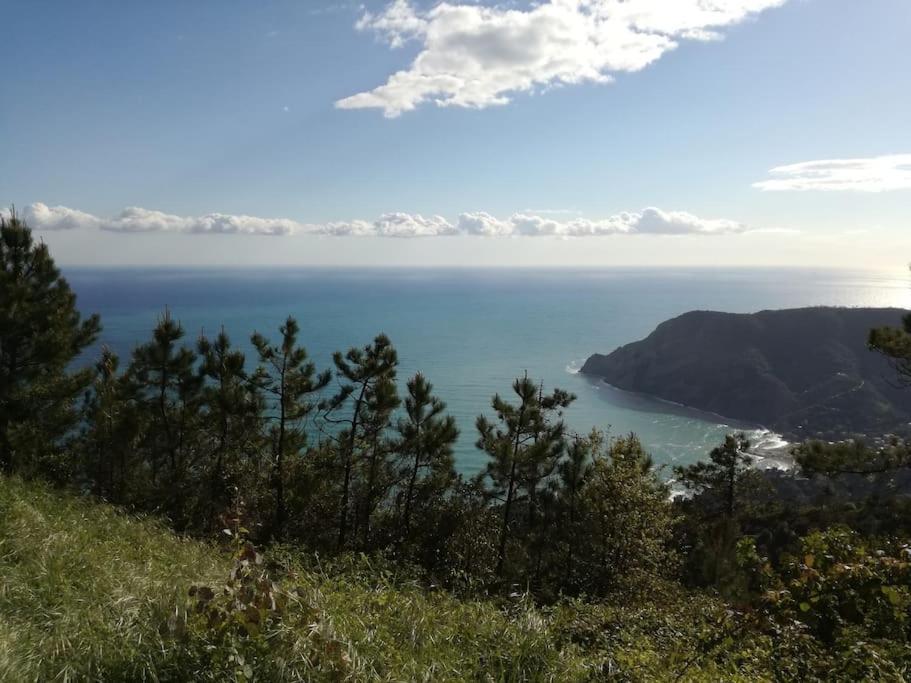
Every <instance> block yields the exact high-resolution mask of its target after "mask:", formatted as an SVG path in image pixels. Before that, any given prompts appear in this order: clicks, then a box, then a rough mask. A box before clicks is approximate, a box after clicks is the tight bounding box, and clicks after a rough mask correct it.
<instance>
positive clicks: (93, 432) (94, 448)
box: [79, 347, 140, 503]
mask: <svg viewBox="0 0 911 683" xmlns="http://www.w3.org/2000/svg"><path fill="white" fill-rule="evenodd" d="M119 365H120V359H119V358H118V357H117V355H116V354H115V353H113V352H112V351H111V350H110V349H109V348H107V347H104V348H103V349H102V350H101V358H99V360H98V362H97V363H96V364H95V380H94V382H93V383H92V386H91V388H90V390H89V391H88V392H87V395H86V400H85V407H84V411H83V412H84V415H85V427H84V431H83V435H82V439H81V440H80V443H79V447H80V450H81V452H82V454H83V461H84V464H83V476H84V477H85V478H86V480H87V481H88V482H89V483H90V485H91V489H92V492H93V493H94V494H95V495H97V496H101V497H103V498H105V499H107V500H110V501H111V502H115V503H126V502H128V500H127V496H128V494H127V490H128V487H129V485H130V483H131V481H130V480H131V479H132V478H133V468H134V464H135V455H134V451H135V447H136V438H137V436H138V434H139V424H140V419H139V416H138V415H137V411H136V406H135V403H134V402H132V401H130V398H131V396H130V390H129V388H128V386H127V383H126V382H125V380H124V378H123V377H122V376H120V375H118V372H117V370H118V367H119Z"/></svg>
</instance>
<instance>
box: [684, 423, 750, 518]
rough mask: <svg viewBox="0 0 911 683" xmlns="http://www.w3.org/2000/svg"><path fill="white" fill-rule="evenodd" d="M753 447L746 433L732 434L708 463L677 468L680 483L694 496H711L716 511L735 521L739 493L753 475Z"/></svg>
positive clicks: (717, 448) (713, 452)
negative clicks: (749, 451) (751, 452)
mask: <svg viewBox="0 0 911 683" xmlns="http://www.w3.org/2000/svg"><path fill="white" fill-rule="evenodd" d="M749 448H750V442H749V441H747V438H746V436H745V435H744V434H729V435H728V436H726V437H725V439H724V443H723V444H722V445H720V446H717V447H716V448H713V449H712V452H711V453H709V460H708V462H705V461H702V462H697V463H696V464H694V465H689V466H687V467H677V468H675V469H674V473H675V474H676V477H677V481H678V482H679V483H680V484H681V485H683V486H684V487H685V488H686V489H688V490H690V491H692V492H693V494H694V495H700V494H704V493H710V494H711V495H712V496H713V498H714V500H715V507H716V509H717V510H718V511H719V512H720V513H721V514H722V515H724V517H725V518H726V519H729V520H730V519H733V518H734V514H735V512H736V511H737V507H738V504H739V502H740V495H739V494H740V493H741V491H743V490H744V488H745V484H746V482H747V481H748V480H749V479H751V477H750V475H751V474H752V472H753V469H752V463H753V458H752V456H750V455H749V453H748V452H747V451H748V450H749Z"/></svg>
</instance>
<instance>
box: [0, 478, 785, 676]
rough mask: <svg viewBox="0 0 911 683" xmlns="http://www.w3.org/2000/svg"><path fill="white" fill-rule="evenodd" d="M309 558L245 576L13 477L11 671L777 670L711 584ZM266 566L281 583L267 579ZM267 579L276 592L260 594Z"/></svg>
mask: <svg viewBox="0 0 911 683" xmlns="http://www.w3.org/2000/svg"><path fill="white" fill-rule="evenodd" d="M289 556H290V557H293V555H290V554H289ZM306 563H307V566H306V567H305V566H304V564H303V560H294V559H287V558H285V559H282V560H281V561H279V560H278V558H273V559H272V560H271V561H267V562H266V563H264V564H263V565H258V564H256V563H255V562H253V563H250V564H249V565H246V568H242V569H240V570H237V571H236V572H235V577H236V578H235V579H234V580H233V581H232V580H231V579H230V578H229V573H230V572H231V567H232V565H233V566H236V567H240V565H234V561H233V560H232V558H231V557H230V554H229V553H228V551H226V550H222V549H218V548H215V547H213V546H210V545H206V544H202V543H198V542H194V541H188V540H183V539H180V538H178V537H176V536H175V535H174V534H172V533H171V532H169V531H167V530H166V529H165V528H164V527H162V526H161V525H160V524H158V523H156V522H154V521H152V520H148V519H136V518H131V517H128V516H126V515H124V514H122V513H120V512H118V511H116V510H114V509H112V508H110V507H108V506H105V505H100V504H97V503H93V502H91V501H86V500H83V499H79V498H77V497H74V496H72V495H69V494H63V493H60V492H58V491H55V490H53V489H50V488H48V487H46V486H44V485H40V484H34V483H24V482H22V481H20V480H16V479H3V478H0V680H3V681H75V680H106V681H111V680H115V681H116V680H131V681H132V680H204V679H206V678H210V679H215V680H225V679H239V680H244V679H256V680H389V681H402V680H434V681H438V680H439V681H446V680H453V681H454V680H490V681H523V680H529V681H557V680H559V681H574V680H578V681H582V680H604V679H605V678H606V677H610V678H611V679H612V680H613V679H616V680H677V675H678V674H681V673H682V674H683V676H682V678H680V679H679V680H718V679H719V678H723V679H724V680H739V679H742V680H762V679H768V678H770V677H771V673H770V672H767V671H765V670H763V667H764V666H766V664H765V662H767V661H768V659H767V658H766V657H764V656H763V655H762V653H761V652H760V650H761V648H762V647H763V646H764V645H767V644H763V643H761V642H755V643H752V644H750V643H746V642H737V643H735V642H734V640H733V639H730V638H729V639H727V640H723V639H717V638H716V637H715V636H714V635H713V636H712V637H711V638H708V639H706V638H704V637H701V635H700V634H702V633H703V632H704V631H705V630H706V627H707V625H708V624H714V625H715V626H717V625H718V624H719V623H720V621H719V620H723V615H724V610H723V609H722V608H721V606H720V605H719V604H716V603H715V602H713V601H711V600H707V599H704V598H699V597H694V596H688V597H687V596H683V597H681V596H679V595H677V596H672V595H669V596H662V594H661V593H660V591H656V593H655V595H653V596H650V604H649V605H643V606H635V607H624V608H621V607H607V606H597V605H586V604H583V603H568V604H565V605H562V606H559V607H554V608H536V607H533V606H531V605H530V604H528V603H527V602H525V601H524V600H523V599H521V598H516V599H515V601H514V602H512V603H507V604H504V605H495V604H494V603H492V602H487V601H478V600H461V599H458V598H456V597H454V596H452V595H451V594H449V593H446V592H443V591H433V590H429V589H426V588H422V587H420V586H418V585H417V583H414V582H410V581H408V580H407V579H403V578H401V577H393V576H392V575H390V574H388V573H386V572H384V571H382V569H380V568H378V567H376V566H370V565H369V564H368V563H367V562H366V560H352V561H351V563H350V564H349V565H348V566H347V568H339V567H336V568H334V569H331V570H330V569H326V568H320V567H319V564H318V562H316V561H314V560H312V559H307V560H306ZM264 567H269V571H270V572H271V573H272V576H273V577H274V578H275V580H276V584H274V585H272V584H268V582H265V583H264V582H261V581H259V578H258V577H259V574H258V573H257V572H262V571H265V569H263V568H264ZM245 572H247V573H246V574H245ZM251 572H252V573H251ZM244 576H248V577H249V576H253V579H254V580H249V581H248V580H245V579H244V578H243V577H244ZM194 585H196V586H211V587H213V588H214V591H213V594H214V595H215V597H214V598H213V599H212V600H210V601H207V602H205V607H200V605H201V604H202V602H203V601H202V600H201V599H200V598H199V596H200V595H202V594H203V592H202V591H201V590H199V589H197V590H196V591H193V592H194V593H195V597H194V598H190V597H189V596H188V594H189V592H190V588H191V586H194ZM226 590H227V591H228V593H226V592H225V591H226ZM263 594H268V595H270V596H271V599H273V600H274V603H275V608H274V609H273V605H272V603H270V604H268V605H266V606H262V605H259V603H258V602H257V601H258V598H257V597H256V596H261V595H263ZM206 595H207V598H208V594H206ZM226 596H227V597H226ZM254 604H257V605H259V607H257V609H253V608H252V607H251V605H254ZM238 605H239V606H240V607H239V608H238ZM662 605H665V606H662ZM216 607H217V608H216ZM251 609H252V610H253V611H252V612H251ZM257 610H258V612H257ZM251 614H252V616H251ZM216 615H218V616H216ZM254 622H255V624H254ZM251 624H253V625H251ZM254 626H255V628H254ZM715 634H716V635H717V630H716V631H715ZM741 640H742V639H741ZM724 648H729V649H732V650H733V649H735V648H736V652H735V651H731V652H727V651H725V650H724Z"/></svg>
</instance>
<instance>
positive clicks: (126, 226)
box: [22, 203, 761, 238]
mask: <svg viewBox="0 0 911 683" xmlns="http://www.w3.org/2000/svg"><path fill="white" fill-rule="evenodd" d="M22 215H23V218H25V220H26V221H27V222H28V223H29V225H31V226H32V227H33V228H34V229H36V230H62V229H76V228H85V229H97V230H104V231H108V232H116V233H151V232H159V233H182V234H218V235H271V236H282V235H327V236H333V237H399V238H410V237H445V236H451V235H473V236H477V237H540V236H552V237H597V236H606V235H729V234H740V233H747V232H760V231H761V230H756V229H752V228H750V227H748V226H746V225H744V224H742V223H739V222H737V221H733V220H728V219H723V218H714V219H706V218H700V217H699V216H695V215H693V214H691V213H688V212H686V211H665V210H662V209H658V208H655V207H649V208H646V209H643V210H642V211H634V212H623V213H618V214H615V215H613V216H609V217H607V218H602V219H590V218H583V217H575V218H571V219H568V220H557V219H556V218H554V217H553V216H552V215H539V214H533V213H527V212H526V213H515V214H513V215H511V216H509V217H507V218H498V217H496V216H493V215H491V214H489V213H486V212H483V211H476V212H466V213H462V214H460V215H459V217H458V218H457V219H456V220H455V221H450V220H448V219H447V218H444V217H443V216H437V215H434V216H423V215H421V214H414V213H404V212H397V213H387V214H383V215H382V216H380V217H379V218H377V219H375V220H351V221H337V222H329V223H302V222H299V221H295V220H292V219H290V218H260V217H257V216H246V215H232V214H224V213H209V214H204V215H202V216H178V215H175V214H169V213H164V212H163V211H155V210H152V209H143V208H140V207H129V208H126V209H124V210H123V211H121V212H120V213H119V214H117V215H116V216H113V217H111V218H101V217H99V216H94V215H92V214H89V213H85V212H84V211H77V210H76V209H70V208H68V207H65V206H54V207H49V206H47V205H45V204H41V203H36V204H32V205H30V206H28V207H27V208H26V209H25V211H24V212H23V214H22Z"/></svg>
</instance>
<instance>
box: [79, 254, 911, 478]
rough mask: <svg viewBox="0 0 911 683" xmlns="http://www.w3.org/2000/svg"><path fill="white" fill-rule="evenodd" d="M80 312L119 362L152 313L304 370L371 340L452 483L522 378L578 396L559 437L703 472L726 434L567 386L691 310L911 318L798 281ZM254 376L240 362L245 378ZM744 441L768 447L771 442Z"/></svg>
mask: <svg viewBox="0 0 911 683" xmlns="http://www.w3.org/2000/svg"><path fill="white" fill-rule="evenodd" d="M64 274H65V275H66V277H67V278H68V279H69V281H70V283H71V284H72V286H73V288H74V289H75V291H76V292H77V294H78V296H79V305H80V308H81V309H82V310H83V311H85V312H97V313H100V314H101V316H102V323H103V325H104V332H103V333H102V336H101V343H105V344H107V345H108V346H110V347H112V348H113V349H114V350H115V351H116V352H118V353H120V354H121V355H122V356H126V355H127V354H129V351H130V350H131V349H132V348H133V347H134V346H135V345H136V344H138V343H141V342H144V341H145V340H147V339H148V338H149V336H150V333H151V330H152V328H153V326H154V325H155V322H156V318H157V316H158V315H159V314H160V313H161V311H162V310H163V309H164V307H165V306H168V307H169V308H170V310H171V312H172V314H173V315H174V316H175V317H176V318H178V319H179V320H180V321H181V322H182V324H183V326H184V328H185V329H186V330H187V338H188V340H190V341H191V342H192V341H193V340H195V338H196V336H197V335H198V334H199V332H200V331H205V332H206V333H207V334H214V333H216V332H217V331H218V330H219V329H220V328H221V327H222V326H224V328H225V329H226V331H227V332H228V333H229V334H230V335H231V337H232V339H233V340H234V342H235V343H236V344H237V345H238V346H240V347H242V348H245V349H248V350H249V349H250V345H249V336H250V334H251V333H252V332H253V331H254V330H258V331H260V332H262V333H264V334H266V335H267V336H272V337H277V336H278V332H277V330H278V326H279V325H280V324H281V322H282V321H283V320H284V319H285V318H286V317H287V316H288V315H289V314H290V315H294V316H295V317H296V318H297V319H298V321H299V322H300V325H301V330H302V334H301V341H302V342H303V343H304V344H305V345H306V347H307V348H308V350H309V351H310V353H311V356H313V357H314V359H315V360H316V362H317V364H318V367H320V368H323V367H329V366H330V364H331V354H332V352H333V351H335V350H337V349H347V348H348V347H349V346H352V345H358V346H360V345H363V344H366V343H368V342H370V340H371V339H372V338H373V337H374V336H375V335H376V334H377V333H378V332H381V331H382V332H385V333H386V334H388V335H389V336H390V338H391V339H392V341H393V343H394V344H395V345H396V347H397V348H398V350H399V357H400V359H401V370H400V378H401V380H402V383H404V379H405V378H407V377H408V376H410V375H411V374H413V373H414V372H416V371H417V370H421V371H422V372H424V374H425V375H427V377H428V378H429V379H430V380H431V381H432V382H433V384H434V386H435V389H436V393H437V394H438V395H439V396H440V397H441V398H443V400H445V401H446V403H447V405H448V407H449V410H450V412H451V413H452V414H453V415H454V416H455V417H456V419H457V420H458V422H459V425H460V428H461V430H462V433H461V437H460V440H459V443H458V448H457V462H458V466H459V468H460V469H461V470H462V471H463V472H466V473H473V472H476V471H478V470H479V469H480V468H481V467H482V466H483V463H484V456H483V454H481V453H480V452H479V451H477V450H476V449H475V447H474V441H475V431H474V419H475V417H476V416H477V415H478V413H480V412H488V411H489V402H490V397H491V395H492V394H494V393H495V392H501V393H504V394H507V393H509V392H510V383H511V381H512V380H513V378H515V377H516V376H518V375H521V374H522V373H523V372H524V371H526V370H527V371H528V373H529V375H530V376H531V377H534V378H535V379H540V380H543V381H544V383H545V386H546V387H554V386H559V387H562V388H564V389H567V390H569V391H572V392H574V393H575V394H577V396H578V400H577V401H576V403H575V404H574V405H573V406H572V407H571V408H570V410H569V411H568V414H567V418H568V422H569V424H570V426H571V427H572V428H573V429H575V430H578V431H581V432H587V431H588V430H589V429H590V428H591V427H592V426H597V427H599V428H603V429H609V430H610V432H611V433H612V434H619V433H625V432H630V431H633V432H636V433H637V434H639V435H640V437H641V438H642V439H643V441H644V442H645V444H646V445H647V446H648V448H649V449H650V450H651V452H652V453H653V455H654V457H655V459H656V461H658V462H662V463H688V462H692V461H694V460H696V459H698V458H700V457H702V456H704V455H705V454H706V453H707V452H708V450H709V449H710V448H711V447H712V446H713V445H715V444H716V443H718V442H719V441H720V440H721V438H722V437H723V435H724V434H725V432H727V431H730V430H731V429H733V428H735V427H740V426H742V425H733V424H730V423H728V422H727V421H725V420H724V419H723V418H719V417H717V416H712V415H705V414H702V413H698V412H697V411H690V410H686V409H684V408H681V407H678V406H672V405H670V404H666V403H662V402H659V401H651V400H648V399H644V398H642V397H636V396H630V395H628V394H624V393H623V392H618V391H616V390H613V389H611V388H610V387H608V386H607V385H605V384H603V383H601V382H598V381H595V380H592V379H590V378H586V377H584V376H582V375H578V374H575V370H576V369H577V368H578V367H579V366H581V364H582V362H583V361H584V359H585V358H586V357H588V356H589V355H590V354H592V353H595V352H602V353H604V352H609V351H611V350H613V349H614V348H616V347H617V346H619V345H622V344H625V343H628V342H631V341H634V340H636V339H639V338H641V337H643V336H645V335H647V334H648V333H649V332H650V331H651V330H652V329H654V327H655V326H656V325H657V324H658V323H660V322H662V321H663V320H665V319H667V318H670V317H673V316H676V315H679V314H681V313H684V312H686V311H688V310H692V309H712V310H722V311H731V312H752V311H758V310H761V309H766V308H786V307H796V306H810V305H843V306H901V307H911V289H909V286H908V282H907V280H906V279H905V278H902V277H890V276H888V275H883V274H876V273H863V272H841V271H806V270H744V269H741V270H732V271H721V270H705V269H702V270H699V269H694V270H677V269H673V270H669V269H605V270H565V269H564V270H524V269H511V270H506V269H504V270H494V269H490V270H474V269H451V270H436V269H425V270H419V269H415V270H406V269H394V270H393V269H389V270H382V269H375V270H371V269H367V270H365V269H359V270H338V269H332V270H329V269H306V270H292V269H273V270H232V269H219V270H170V269H154V270H142V269H140V270H126V269H103V270H102V269H82V268H72V269H65V272H64ZM253 360H254V355H253V353H252V351H249V352H248V362H252V361H253ZM754 437H755V438H757V439H763V440H764V441H765V442H768V443H772V442H774V435H769V434H767V433H763V432H761V431H755V432H754Z"/></svg>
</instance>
